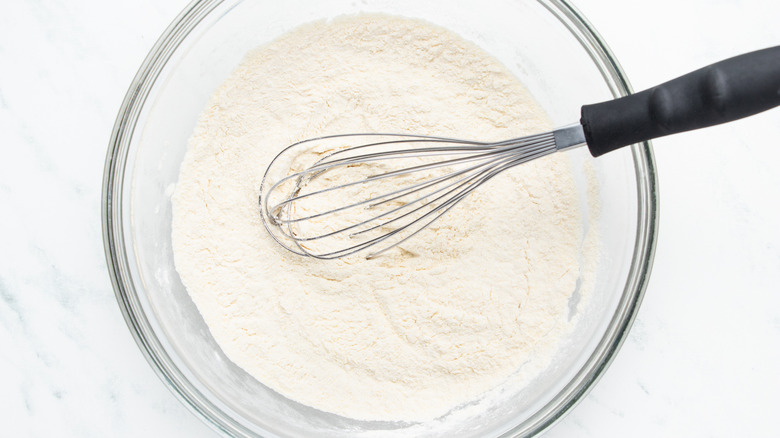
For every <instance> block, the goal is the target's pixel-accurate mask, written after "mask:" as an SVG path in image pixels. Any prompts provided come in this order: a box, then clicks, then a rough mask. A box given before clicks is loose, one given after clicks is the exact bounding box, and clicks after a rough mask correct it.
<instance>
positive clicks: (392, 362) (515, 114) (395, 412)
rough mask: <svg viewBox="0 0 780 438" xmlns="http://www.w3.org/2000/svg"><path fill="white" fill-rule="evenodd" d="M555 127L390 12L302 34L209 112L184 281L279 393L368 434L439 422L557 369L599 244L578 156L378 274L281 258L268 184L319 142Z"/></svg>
mask: <svg viewBox="0 0 780 438" xmlns="http://www.w3.org/2000/svg"><path fill="white" fill-rule="evenodd" d="M549 128H550V126H549V122H548V120H547V119H546V116H545V114H544V113H543V112H542V110H541V109H540V107H539V106H538V104H537V103H536V102H534V100H533V99H532V97H531V96H530V95H529V94H528V93H527V91H526V90H525V89H524V88H523V86H522V84H521V83H519V81H518V80H517V79H516V78H515V77H514V76H513V75H512V74H511V73H509V72H508V71H507V69H506V68H505V67H504V66H502V65H501V64H500V63H499V62H498V61H497V60H496V59H494V58H492V57H491V56H489V55H488V54H486V53H485V52H483V51H482V50H481V49H479V48H478V47H477V46H475V45H473V44H471V43H469V42H467V41H465V40H463V39H462V38H460V37H459V36H457V35H455V34H453V33H451V32H449V31H447V30H445V29H442V28H439V27H436V26H433V25H431V24H428V23H425V22H421V21H417V20H410V19H404V18H398V17H391V16H384V15H358V16H351V17H342V18H339V19H335V20H332V21H329V22H317V23H313V24H309V25H306V26H303V27H300V28H298V29H296V30H294V31H292V32H290V33H288V34H286V35H284V36H282V37H281V38H279V39H277V40H275V41H273V42H271V43H270V44H267V45H265V46H262V47H260V48H258V49H256V50H254V51H252V52H250V53H249V54H248V55H247V56H246V58H245V59H244V61H243V62H242V63H241V65H240V66H239V67H238V68H237V69H236V70H235V72H233V74H231V75H230V77H229V78H228V79H227V80H226V81H225V83H224V84H222V86H220V87H219V88H218V89H217V90H216V92H215V93H214V95H213V97H212V98H211V100H210V102H209V104H208V107H207V108H206V109H205V111H204V112H203V114H202V115H201V117H200V120H199V122H198V124H197V127H196V129H195V132H194V134H193V136H192V138H191V140H190V145H189V150H188V152H187V154H186V157H185V159H184V162H183V164H182V167H181V173H180V177H179V182H178V184H177V186H176V190H175V193H174V196H173V248H174V256H175V263H176V268H177V270H178V272H179V274H180V276H181V279H182V281H183V282H184V284H185V286H186V287H187V290H188V292H189V294H190V295H191V297H192V299H193V301H194V302H195V304H196V305H197V307H198V309H199V310H200V312H201V314H202V315H203V318H204V320H205V321H206V324H207V325H208V326H209V329H210V330H211V333H212V334H213V336H214V338H215V339H216V341H217V342H218V344H219V345H220V347H221V348H222V349H223V351H224V352H225V354H226V355H227V356H228V357H229V358H230V359H231V360H232V361H234V362H235V363H236V364H237V365H239V366H240V367H242V368H244V369H245V370H246V371H247V372H249V373H250V374H251V375H253V376H254V377H256V378H257V379H258V380H259V381H260V382H262V383H263V384H265V385H267V386H268V387H270V388H272V389H273V390H275V391H278V392H279V393H281V394H282V395H284V396H286V397H288V398H290V399H293V400H296V401H298V402H300V403H303V404H306V405H309V406H312V407H315V408H318V409H321V410H324V411H328V412H332V413H336V414H340V415H343V416H346V417H350V418H355V419H360V420H390V421H395V420H404V421H417V420H427V419H431V418H435V417H438V416H441V415H444V414H446V413H447V412H449V411H450V410H452V409H453V408H456V407H457V406H459V405H461V404H463V403H467V402H469V401H472V400H474V399H477V398H479V397H480V396H481V395H482V394H484V393H486V392H487V391H489V390H491V389H492V388H495V387H497V386H499V385H502V384H503V383H504V382H506V381H507V379H509V377H510V376H512V375H513V374H514V373H516V372H517V371H518V370H521V369H523V368H529V367H530V368H534V367H535V368H534V369H536V368H540V367H542V368H543V367H544V366H545V365H546V364H547V363H548V362H549V360H550V357H551V355H552V354H553V353H554V351H555V348H556V345H557V342H558V340H559V339H560V337H561V336H563V334H564V333H566V331H567V329H569V327H570V325H571V322H570V321H569V319H568V316H569V301H570V298H571V296H572V293H573V292H574V290H575V288H576V287H577V281H578V278H579V277H580V275H581V274H582V273H581V272H580V263H579V260H578V258H579V257H581V248H580V245H581V243H582V242H583V238H584V236H583V230H582V225H581V224H582V218H581V213H580V211H579V209H578V205H579V201H578V198H577V196H578V195H577V192H576V190H575V188H574V181H573V178H572V174H571V170H570V168H569V162H568V160H567V157H566V156H565V155H564V154H554V155H552V156H549V157H547V158H544V159H542V160H537V161H536V162H533V163H530V164H526V165H523V166H521V167H519V168H515V169H513V170H512V171H509V172H505V173H503V174H502V175H500V176H499V177H497V178H495V179H494V180H492V181H491V182H490V183H489V184H488V185H487V186H483V187H482V188H481V189H480V190H478V191H477V192H475V193H474V194H473V195H471V197H469V198H468V199H467V200H465V201H464V202H462V203H461V204H460V205H459V206H458V207H457V208H456V209H454V210H453V211H452V212H450V213H449V214H448V215H447V216H446V217H445V218H444V219H442V220H440V221H439V222H437V223H436V224H434V225H433V226H432V227H431V228H430V229H429V230H428V231H427V232H426V233H424V234H422V235H421V236H418V237H416V238H415V239H412V240H410V241H409V242H408V243H406V244H404V245H402V247H401V248H396V249H394V250H393V251H390V252H389V253H387V254H386V255H383V256H381V257H379V258H377V259H375V260H370V261H367V260H365V259H364V258H363V256H362V255H359V254H358V255H355V256H351V257H348V258H345V259H339V260H336V261H320V260H316V259H312V258H305V257H301V256H297V255H294V254H291V253H289V252H287V251H285V250H284V249H282V248H281V247H279V246H278V245H277V244H276V243H275V242H274V241H273V240H272V239H271V238H270V236H268V234H267V232H266V231H265V229H264V228H263V225H262V223H261V218H260V212H259V210H258V205H257V199H258V195H259V187H260V183H261V179H262V176H263V172H264V170H265V168H266V166H267V165H268V164H269V162H270V161H271V159H272V158H273V157H274V155H275V154H277V153H278V152H279V151H280V150H281V148H283V147H284V146H286V145H288V144H291V143H293V142H296V141H299V140H303V139H305V138H309V137H314V136H321V135H327V134H337V133H346V132H377V131H381V132H410V133H417V134H428V135H439V136H447V137H465V138H476V139H486V140H501V139H506V138H511V137H514V136H520V135H525V134H529V133H535V132H540V131H545V130H548V129H549ZM532 364H533V365H532Z"/></svg>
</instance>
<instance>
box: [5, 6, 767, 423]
mask: <svg viewBox="0 0 780 438" xmlns="http://www.w3.org/2000/svg"><path fill="white" fill-rule="evenodd" d="M186 4H187V0H169V1H167V2H159V1H155V0H142V1H134V2H119V1H108V2H101V1H97V0H82V1H79V2H69V1H64V0H52V1H48V2H25V1H20V0H17V1H14V0H12V1H11V2H10V3H9V2H6V3H5V4H4V8H3V13H2V14H0V147H1V148H2V149H1V150H2V159H0V206H1V207H0V209H1V211H0V249H1V250H0V423H2V433H0V434H2V435H3V436H14V437H48V436H66V437H104V436H113V437H138V436H154V437H156V436H187V437H214V436H216V433H215V432H214V431H212V430H211V429H209V428H208V427H207V426H206V425H205V424H203V423H202V422H201V421H200V420H199V419H198V418H196V417H195V416H194V415H192V414H191V413H190V412H189V411H188V410H187V409H185V408H184V406H182V405H181V404H180V403H179V402H178V401H177V399H176V398H174V396H173V395H172V394H171V393H169V392H168V390H167V389H166V387H165V386H164V385H163V383H162V382H161V381H160V380H159V379H158V378H157V377H156V376H155V374H154V373H153V372H152V370H151V368H150V367H149V365H147V363H146V361H145V360H144V358H143V356H142V355H141V353H140V351H139V350H138V348H137V347H136V345H135V342H134V341H133V339H132V337H131V335H130V333H129V331H128V330H127V327H126V325H125V322H124V320H123V319H122V316H121V314H120V311H119V308H118V306H117V304H116V301H115V299H114V292H113V290H112V287H111V283H110V281H109V278H108V274H107V270H106V267H105V260H104V256H103V243H102V235H101V225H100V190H101V181H102V172H103V161H104V158H105V153H106V148H107V144H108V139H109V134H110V131H111V127H112V125H113V121H114V117H115V115H116V113H117V110H118V108H119V104H120V102H121V100H122V98H123V96H124V93H125V91H126V89H127V86H128V85H129V83H130V81H131V79H132V77H133V75H134V74H135V72H136V69H137V68H138V66H139V65H140V63H141V61H142V59H143V58H144V56H145V55H146V53H147V51H148V50H149V49H150V48H151V46H152V45H153V43H154V42H155V40H156V39H157V37H158V36H159V35H160V34H161V32H162V31H163V29H164V28H165V27H166V26H167V25H168V24H169V23H170V22H171V21H172V20H173V18H174V17H175V15H176V14H177V13H178V12H179V11H180V10H181V9H182V8H183V7H184V6H185V5H186ZM577 4H578V6H579V7H580V9H581V10H582V11H583V12H584V14H585V16H587V17H588V18H589V19H590V20H591V21H592V22H593V24H594V25H595V26H596V28H597V29H599V30H600V32H601V33H602V35H603V36H604V38H605V39H606V41H607V42H608V44H609V45H610V46H611V47H612V49H613V50H614V52H615V53H616V55H617V57H618V59H620V61H621V63H622V65H623V67H624V68H625V70H626V72H627V74H628V77H629V78H630V79H631V81H632V83H633V85H634V87H635V89H643V88H646V87H649V86H652V85H655V84H656V83H659V82H662V81H664V80H667V79H670V78H672V77H674V76H677V75H679V74H682V73H685V72H687V71H689V70H692V69H695V68H697V67H699V66H702V65H705V64H707V63H711V62H715V61H717V60H720V59H722V58H726V57H729V56H732V55H736V54H739V53H741V52H746V51H750V50H753V49H757V48H762V47H767V46H771V45H777V44H780V24H779V21H778V18H779V17H780V3H779V2H777V1H776V0H717V1H713V0H656V1H617V0H579V1H578V2H577ZM655 151H656V157H657V164H658V172H659V179H660V192H661V222H660V234H659V235H660V238H659V241H658V250H657V255H656V259H655V267H654V270H653V275H652V279H651V282H650V286H649V288H648V290H647V294H646V297H645V300H644V303H643V304H642V308H641V310H640V312H639V315H638V317H637V320H636V323H635V325H634V327H633V329H632V331H631V334H630V336H629V337H628V339H627V341H626V343H625V345H624V346H623V348H622V350H621V351H620V353H619V355H618V357H617V359H616V360H615V361H614V363H613V364H612V366H611V367H610V368H609V370H608V371H607V372H606V374H605V375H604V376H603V378H602V379H601V381H600V382H599V383H598V384H597V385H596V387H595V388H594V389H593V390H592V392H591V393H590V395H588V396H587V398H585V399H584V400H583V401H582V402H581V403H580V404H579V405H578V406H577V407H576V408H575V409H574V410H572V411H571V412H570V413H569V415H567V416H566V417H565V418H564V419H563V420H562V421H561V422H560V423H559V424H558V425H556V426H555V427H553V428H552V429H551V430H549V431H548V433H547V434H546V436H548V437H556V438H557V437H618V436H631V437H654V436H688V437H705V436H707V437H709V436H732V435H733V436H750V437H764V436H765V437H769V436H777V435H778V433H780V426H778V423H777V418H776V416H777V408H778V402H777V394H779V393H780V372H778V370H780V287H778V285H780V202H778V199H780V172H778V171H777V168H778V163H780V109H775V110H773V111H770V112H767V113H764V114H761V115H759V116H756V117H753V118H751V119H747V120H743V121H739V122H736V123H733V124H730V125H724V126H720V127H716V128H712V129H710V130H705V131H699V132H694V133H687V134H683V135H679V136H676V137H671V138H665V139H661V140H657V141H656V142H655Z"/></svg>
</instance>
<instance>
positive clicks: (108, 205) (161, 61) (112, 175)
mask: <svg viewBox="0 0 780 438" xmlns="http://www.w3.org/2000/svg"><path fill="white" fill-rule="evenodd" d="M220 3H222V0H193V1H192V2H191V3H190V4H189V5H188V6H187V7H186V8H185V9H184V10H183V11H182V12H181V13H180V14H179V15H178V16H177V17H176V18H175V19H174V20H173V22H172V23H171V24H170V25H169V26H168V28H167V29H166V30H165V31H164V32H163V34H162V35H161V36H160V38H159V39H158V40H157V42H156V43H155V45H154V46H153V47H152V49H151V50H150V51H149V54H148V55H147V57H146V59H144V62H143V63H142V64H141V67H140V68H139V69H138V72H137V73H136V75H135V77H134V78H133V81H132V82H131V84H130V87H129V89H128V91H127V94H126V95H125V98H124V100H123V101H122V105H121V107H120V109H119V112H118V115H117V118H116V120H115V122H114V127H113V130H112V132H111V139H110V141H109V147H108V153H107V155H106V162H105V168H104V173H103V188H102V199H101V220H102V228H103V246H104V250H105V256H106V265H107V267H108V273H109V277H110V278H111V283H112V285H113V287H114V293H115V295H116V298H117V302H118V304H119V308H120V310H121V311H122V315H123V316H124V318H125V322H126V323H127V325H128V328H129V329H130V332H131V333H132V335H133V338H134V339H135V342H136V343H137V344H138V348H139V349H140V350H141V352H142V353H143V355H144V357H145V358H146V360H147V361H148V362H149V364H150V365H151V366H152V369H153V370H154V371H155V373H157V375H158V377H160V379H161V380H162V381H163V382H164V383H165V384H166V386H167V387H168V389H169V390H170V391H171V392H172V393H173V394H174V395H175V396H176V397H178V398H179V400H181V401H182V402H183V403H184V405H185V406H186V407H187V408H189V409H190V410H191V411H192V412H193V413H195V414H196V415H197V416H198V417H200V418H201V419H203V420H204V421H205V422H206V423H207V424H209V425H210V426H211V427H212V428H214V429H215V430H217V431H218V432H221V433H223V434H226V435H227V436H235V437H239V436H251V434H250V432H249V431H248V430H246V429H245V428H244V427H243V426H242V425H241V424H239V423H237V422H235V421H231V419H230V418H229V417H227V416H225V415H222V414H221V409H220V408H219V407H217V406H215V405H214V404H212V403H210V402H209V401H208V399H207V398H205V397H203V396H202V395H201V394H200V391H199V390H198V389H197V388H196V387H195V386H194V385H192V384H191V383H190V382H189V381H188V379H187V378H186V377H185V376H184V374H183V373H182V371H181V370H180V369H179V368H178V367H177V366H176V365H175V363H174V361H173V360H171V358H170V356H169V355H168V353H167V352H166V350H165V348H164V347H163V346H162V343H161V342H160V340H159V339H158V338H157V336H156V335H155V333H154V329H153V327H152V325H151V323H150V321H149V319H148V318H147V317H146V315H145V314H144V312H143V311H142V310H141V303H140V302H139V297H138V295H137V294H134V293H130V291H133V290H134V286H133V280H132V275H131V273H130V264H129V263H128V259H127V251H128V249H129V248H128V242H127V241H126V240H125V236H124V231H125V226H124V223H123V216H122V209H123V196H122V195H123V190H124V185H123V181H124V174H125V168H126V165H127V161H128V152H129V148H130V143H131V141H132V136H133V132H134V128H135V126H136V123H137V122H138V118H139V116H140V113H141V109H142V108H143V105H144V103H145V102H146V99H147V98H148V96H149V93H150V91H151V89H152V86H153V84H154V82H155V80H156V79H157V77H158V76H159V75H160V72H161V71H162V69H163V68H164V66H165V65H166V63H167V61H168V60H169V59H170V58H171V56H172V55H173V53H174V52H175V51H176V49H177V47H179V45H180V44H181V42H182V41H183V40H184V39H185V38H186V37H187V35H188V34H189V33H190V32H191V31H192V29H193V28H195V27H196V26H197V25H198V24H199V23H200V22H201V21H202V20H203V19H204V18H205V17H206V16H207V15H208V14H209V13H211V12H212V11H213V10H214V9H215V8H216V7H217V6H219V4H220Z"/></svg>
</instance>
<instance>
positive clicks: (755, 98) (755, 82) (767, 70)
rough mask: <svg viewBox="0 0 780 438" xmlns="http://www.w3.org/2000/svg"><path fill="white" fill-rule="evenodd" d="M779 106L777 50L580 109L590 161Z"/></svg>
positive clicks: (736, 59)
mask: <svg viewBox="0 0 780 438" xmlns="http://www.w3.org/2000/svg"><path fill="white" fill-rule="evenodd" d="M778 105H780V46H777V47H771V48H768V49H763V50H759V51H756V52H751V53H747V54H744V55H740V56H736V57H733V58H729V59H726V60H724V61H720V62H718V63H715V64H712V65H709V66H707V67H704V68H701V69H699V70H696V71H694V72H691V73H688V74H686V75H684V76H681V77H679V78H676V79H672V80H671V81H669V82H665V83H663V84H661V85H658V86H656V87H653V88H650V89H648V90H645V91H642V92H640V93H636V94H632V95H629V96H625V97H622V98H620V99H615V100H611V101H607V102H601V103H597V104H594V105H585V106H583V107H582V118H581V119H580V123H581V124H582V127H583V131H584V133H585V138H586V140H587V143H588V148H589V149H590V152H591V154H592V155H593V156H594V157H597V156H599V155H603V154H605V153H607V152H610V151H613V150H616V149H619V148H621V147H623V146H627V145H630V144H634V143H639V142H642V141H646V140H650V139H653V138H658V137H663V136H666V135H670V134H676V133H680V132H685V131H690V130H693V129H699V128H705V127H707V126H712V125H717V124H720V123H725V122H730V121H733V120H737V119H741V118H743V117H747V116H750V115H753V114H757V113H760V112H762V111H766V110H768V109H770V108H773V107H775V106H778Z"/></svg>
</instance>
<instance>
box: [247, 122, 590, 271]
mask: <svg viewBox="0 0 780 438" xmlns="http://www.w3.org/2000/svg"><path fill="white" fill-rule="evenodd" d="M581 144H584V138H582V136H581V128H580V127H579V125H576V126H570V127H566V128H562V129H559V130H556V131H553V132H548V133H543V134H536V135H531V136H527V137H522V138H516V139H512V140H507V141H501V142H476V141H468V140H459V139H451V138H443V137H431V136H422V135H404V134H347V135H336V136H327V137H319V138H315V139H309V140H304V141H302V142H298V143H295V144H293V145H291V146H289V147H287V148H286V149H284V150H283V151H282V152H281V153H280V154H279V155H277V157H276V158H274V160H273V161H272V162H271V164H270V165H269V167H268V169H267V171H266V173H265V175H264V178H263V182H262V185H261V193H260V199H259V202H260V210H261V216H262V220H263V224H264V225H265V227H266V229H267V230H268V232H269V233H270V234H271V236H272V237H273V238H274V239H275V240H276V241H277V242H278V243H279V244H280V245H282V246H283V247H284V248H286V249H287V250H289V251H292V252H294V253H296V254H301V255H306V256H311V257H316V258H320V259H334V258H339V257H345V256H348V255H351V254H354V253H357V252H359V251H364V250H367V249H371V250H372V251H371V252H369V253H368V255H367V257H366V258H369V259H371V258H375V257H377V256H379V255H380V254H383V253H385V252H387V251H388V250H390V249H392V248H395V247H397V246H398V245H401V244H402V243H404V242H406V241H408V240H409V239H411V238H412V237H414V236H416V235H418V234H419V233H420V232H422V231H423V230H425V229H427V228H429V227H430V226H431V225H432V224H433V223H434V222H436V221H437V220H439V219H440V218H441V217H442V216H444V215H445V214H446V213H448V212H449V211H451V210H452V209H453V208H454V207H455V206H456V205H458V204H459V203H460V202H461V201H462V200H463V199H465V198H466V197H467V196H468V195H469V194H471V193H472V192H473V191H474V190H476V189H477V188H479V187H480V186H482V185H483V184H485V183H486V182H488V181H489V180H490V179H492V178H493V177H495V176H496V175H498V174H499V173H501V172H503V171H505V170H507V169H510V168H512V167H514V166H517V165H520V164H523V163H526V162H528V161H531V160H534V159H537V158H540V157H543V156H545V155H548V154H551V153H553V152H555V151H557V150H561V149H567V148H570V147H574V146H578V145H581ZM312 157H318V158H313V159H312ZM296 168H297V169H301V168H302V170H291V169H296Z"/></svg>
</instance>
